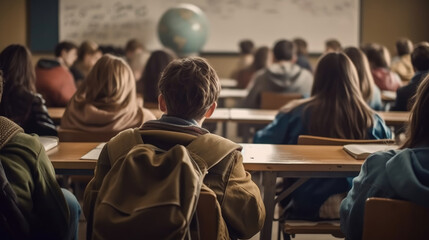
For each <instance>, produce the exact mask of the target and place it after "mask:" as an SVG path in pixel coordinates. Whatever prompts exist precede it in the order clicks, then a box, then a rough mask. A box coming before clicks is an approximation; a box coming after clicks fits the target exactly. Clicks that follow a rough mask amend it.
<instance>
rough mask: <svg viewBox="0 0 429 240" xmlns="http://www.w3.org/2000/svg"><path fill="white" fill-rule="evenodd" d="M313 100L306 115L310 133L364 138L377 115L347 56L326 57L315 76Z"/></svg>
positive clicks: (306, 110)
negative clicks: (364, 96) (366, 99)
mask: <svg viewBox="0 0 429 240" xmlns="http://www.w3.org/2000/svg"><path fill="white" fill-rule="evenodd" d="M311 95H312V99H311V100H310V101H309V104H308V105H307V107H306V109H305V112H306V113H309V114H306V116H309V117H311V119H313V120H309V121H308V122H307V123H306V124H307V126H308V131H309V134H311V135H316V136H323V137H335V138H345V139H365V138H366V137H367V131H368V128H369V127H371V126H372V125H373V122H374V120H373V114H374V112H373V111H372V110H371V109H370V108H369V107H368V105H367V104H366V103H365V101H364V100H363V98H362V94H361V92H360V90H359V80H358V76H357V73H356V69H355V67H354V66H353V63H352V62H351V61H350V59H349V58H348V57H347V56H346V55H345V54H344V53H328V54H326V55H324V56H323V57H322V58H321V59H320V61H319V63H318V64H317V68H316V71H315V75H314V84H313V88H312V91H311Z"/></svg>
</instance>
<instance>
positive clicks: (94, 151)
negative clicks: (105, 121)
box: [80, 143, 106, 160]
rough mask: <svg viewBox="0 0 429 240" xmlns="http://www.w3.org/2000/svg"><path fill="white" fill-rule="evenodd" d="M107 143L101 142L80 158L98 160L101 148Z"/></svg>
mask: <svg viewBox="0 0 429 240" xmlns="http://www.w3.org/2000/svg"><path fill="white" fill-rule="evenodd" d="M105 144H106V143H100V144H98V146H97V147H95V148H94V149H92V150H91V151H89V152H88V153H87V154H85V155H83V156H82V157H81V158H80V159H82V160H98V157H99V156H100V153H101V150H102V149H103V147H104V145H105Z"/></svg>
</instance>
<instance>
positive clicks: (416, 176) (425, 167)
mask: <svg viewBox="0 0 429 240" xmlns="http://www.w3.org/2000/svg"><path fill="white" fill-rule="evenodd" d="M428 157H429V148H415V149H405V150H402V151H401V152H399V153H398V154H396V155H395V156H394V157H392V158H391V159H390V160H389V161H387V163H386V174H387V178H388V179H389V182H390V184H391V186H392V187H393V189H394V191H395V192H396V194H397V195H398V196H399V197H401V198H403V199H404V200H409V201H413V202H415V203H417V204H420V205H422V206H429V159H428Z"/></svg>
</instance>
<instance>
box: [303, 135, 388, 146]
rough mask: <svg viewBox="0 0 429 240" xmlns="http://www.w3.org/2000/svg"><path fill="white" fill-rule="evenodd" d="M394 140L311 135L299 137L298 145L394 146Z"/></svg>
mask: <svg viewBox="0 0 429 240" xmlns="http://www.w3.org/2000/svg"><path fill="white" fill-rule="evenodd" d="M394 143H395V140H393V139H368V140H356V139H342V138H328V137H318V136H311V135H299V137H298V145H332V146H342V145H346V144H394Z"/></svg>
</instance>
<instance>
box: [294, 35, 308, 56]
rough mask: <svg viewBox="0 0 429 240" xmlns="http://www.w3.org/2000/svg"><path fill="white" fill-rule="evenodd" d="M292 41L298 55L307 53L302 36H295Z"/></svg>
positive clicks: (305, 43)
mask: <svg viewBox="0 0 429 240" xmlns="http://www.w3.org/2000/svg"><path fill="white" fill-rule="evenodd" d="M293 43H294V44H295V46H296V50H297V54H298V55H308V49H307V42H306V41H305V40H304V39H302V38H295V39H294V40H293Z"/></svg>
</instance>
